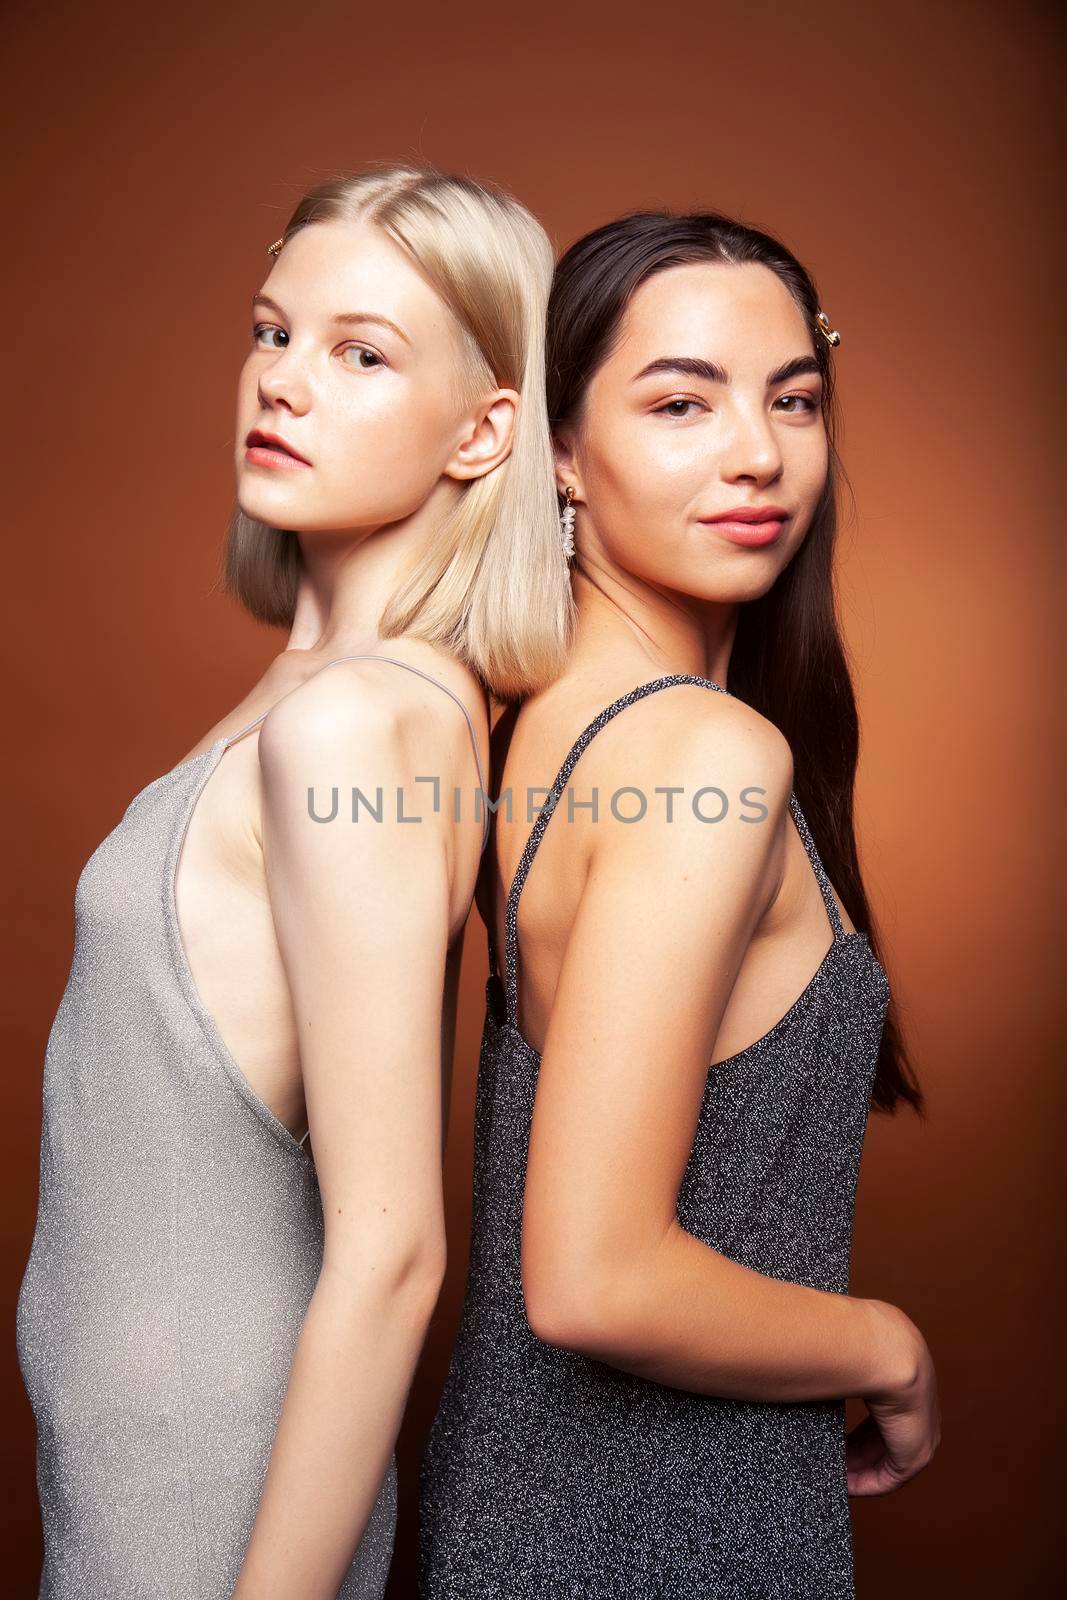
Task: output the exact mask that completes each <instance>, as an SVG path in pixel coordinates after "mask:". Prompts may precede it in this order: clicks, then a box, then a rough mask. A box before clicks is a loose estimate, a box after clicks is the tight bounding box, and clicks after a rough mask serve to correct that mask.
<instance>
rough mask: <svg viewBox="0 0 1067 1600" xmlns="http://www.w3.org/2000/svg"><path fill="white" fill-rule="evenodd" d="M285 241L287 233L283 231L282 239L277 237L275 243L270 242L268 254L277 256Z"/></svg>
mask: <svg viewBox="0 0 1067 1600" xmlns="http://www.w3.org/2000/svg"><path fill="white" fill-rule="evenodd" d="M284 243H285V234H284V233H283V234H282V236H281V238H280V239H275V241H274V243H273V244H269V245H268V246H267V254H268V255H269V256H276V255H277V254H278V251H279V250H280V249H281V247H282V245H283V244H284Z"/></svg>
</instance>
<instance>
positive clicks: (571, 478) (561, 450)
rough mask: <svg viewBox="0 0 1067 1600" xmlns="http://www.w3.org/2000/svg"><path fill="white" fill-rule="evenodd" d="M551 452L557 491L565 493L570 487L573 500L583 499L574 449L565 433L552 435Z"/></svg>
mask: <svg viewBox="0 0 1067 1600" xmlns="http://www.w3.org/2000/svg"><path fill="white" fill-rule="evenodd" d="M552 454H553V456H554V457H555V461H556V489H557V492H558V493H559V494H566V493H567V490H568V489H572V490H573V491H574V492H573V494H572V496H571V498H572V499H573V500H581V499H583V498H584V497H583V495H582V479H581V474H580V473H579V471H578V468H577V466H576V464H575V460H574V451H573V449H572V447H571V443H570V439H569V437H568V436H567V435H566V434H555V433H554V434H553V435H552Z"/></svg>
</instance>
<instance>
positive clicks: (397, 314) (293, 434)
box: [236, 221, 506, 532]
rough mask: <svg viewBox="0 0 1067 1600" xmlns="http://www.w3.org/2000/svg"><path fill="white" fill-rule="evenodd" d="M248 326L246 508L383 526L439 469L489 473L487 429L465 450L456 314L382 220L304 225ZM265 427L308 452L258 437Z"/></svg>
mask: <svg viewBox="0 0 1067 1600" xmlns="http://www.w3.org/2000/svg"><path fill="white" fill-rule="evenodd" d="M250 337H251V348H250V350H249V353H248V356H247V358H246V360H245V364H244V367H243V368H242V371H241V376H240V380H239V383H238V393H237V439H236V467H237V500H238V504H239V505H240V507H241V509H242V510H243V511H244V512H246V513H247V515H249V516H251V517H254V518H256V519H257V520H259V521H261V522H265V523H267V524H269V525H271V526H274V527H279V528H290V529H293V530H295V531H298V532H303V531H307V532H310V531H315V530H326V529H332V528H344V529H347V528H368V529H373V528H377V527H380V526H382V525H383V524H385V523H389V522H394V521H397V520H399V519H401V518H404V517H408V516H410V515H412V514H413V513H414V512H415V511H416V510H417V509H418V508H419V507H420V506H421V505H422V504H423V503H424V502H425V501H426V499H427V498H428V496H429V495H430V493H431V491H432V490H433V488H434V487H435V485H436V484H437V483H438V482H439V480H440V479H441V478H442V476H446V477H455V478H467V477H472V476H478V475H479V473H480V470H485V468H481V469H479V466H478V461H477V460H476V459H474V457H477V455H478V445H479V444H480V445H481V446H483V447H484V446H485V444H486V440H485V438H484V436H479V439H478V440H477V441H475V444H474V449H473V457H472V458H471V459H468V458H467V455H466V454H465V452H466V451H467V450H468V448H469V447H470V436H471V433H472V426H473V424H472V417H473V412H472V411H471V410H470V409H468V408H465V407H464V405H463V403H462V402H463V397H462V394H461V387H462V384H461V376H462V372H463V365H462V364H463V361H464V351H463V345H462V332H461V330H460V328H459V325H458V323H457V322H456V319H455V317H454V316H453V314H452V312H451V311H450V310H449V308H448V307H447V306H446V305H445V304H444V302H443V301H442V300H441V298H440V296H439V295H438V294H437V293H436V292H435V291H434V289H433V288H432V287H431V286H430V285H429V284H428V283H427V281H426V279H425V278H423V277H422V275H421V274H420V273H419V272H418V271H417V269H416V268H415V267H414V266H413V265H412V264H411V262H410V261H409V260H408V259H407V258H406V257H405V255H404V253H403V252H402V251H401V250H400V249H399V248H398V247H397V246H396V245H394V244H393V242H392V241H391V240H390V239H389V238H388V237H387V236H386V235H385V234H384V233H383V232H382V231H381V230H380V229H379V228H376V227H374V226H373V225H372V224H370V223H366V222H339V221H334V222H323V223H314V224H312V225H311V226H308V227H305V228H303V229H301V230H300V231H299V232H298V233H296V234H294V235H293V237H292V238H291V239H290V240H289V242H288V244H286V245H284V246H283V248H282V250H281V252H280V254H279V256H278V258H277V260H276V262H275V265H274V266H273V268H272V269H271V271H270V273H269V275H268V277H267V280H266V282H265V283H264V285H263V288H262V290H261V291H260V293H259V294H258V295H257V296H256V297H255V298H254V300H253V302H252V329H251V335H250ZM255 430H261V431H263V432H266V433H270V434H274V435H277V436H278V437H279V438H280V439H281V440H282V441H284V443H285V444H286V445H288V446H289V448H290V449H291V450H292V451H293V452H296V453H297V454H298V455H299V456H300V457H302V458H303V461H302V462H300V461H297V460H295V459H294V458H293V456H291V455H285V454H281V453H277V452H272V451H270V450H269V449H268V450H264V449H258V448H256V446H255V443H254V441H253V442H252V444H251V446H250V444H249V436H250V435H251V434H252V433H253V432H254V431H255ZM490 443H491V441H490ZM482 453H483V455H484V454H485V450H484V448H483V452H482ZM505 453H506V452H505ZM490 454H491V451H490ZM488 464H489V465H492V464H493V461H492V460H489V461H488Z"/></svg>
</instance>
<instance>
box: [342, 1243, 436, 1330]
mask: <svg viewBox="0 0 1067 1600" xmlns="http://www.w3.org/2000/svg"><path fill="white" fill-rule="evenodd" d="M446 1262H447V1252H446V1246H445V1240H444V1237H443V1235H440V1234H437V1233H434V1234H433V1235H432V1236H431V1235H430V1234H428V1233H424V1234H413V1235H412V1236H411V1237H409V1238H393V1239H389V1240H386V1241H380V1242H379V1245H378V1248H377V1249H374V1248H372V1247H370V1246H369V1244H368V1243H367V1242H361V1243H360V1244H359V1245H358V1246H356V1247H350V1248H347V1249H346V1248H345V1247H343V1246H338V1247H337V1248H335V1249H334V1250H333V1251H331V1250H330V1248H329V1245H327V1249H326V1252H325V1254H324V1256H323V1266H322V1276H321V1278H320V1282H324V1283H325V1284H326V1285H327V1286H328V1287H329V1288H330V1290H331V1291H334V1292H336V1293H337V1294H339V1295H341V1296H342V1297H343V1298H344V1299H346V1300H347V1301H349V1302H350V1303H352V1304H354V1305H355V1304H358V1305H361V1306H366V1305H367V1304H368V1302H370V1303H374V1304H375V1305H377V1306H378V1307H380V1308H381V1309H382V1310H383V1311H385V1312H387V1313H388V1312H390V1311H394V1312H396V1313H397V1314H399V1315H400V1316H402V1317H403V1318H404V1319H405V1320H409V1321H415V1322H420V1323H424V1324H425V1323H429V1321H430V1318H431V1317H432V1316H433V1312H434V1307H435V1306H436V1304H437V1299H438V1296H439V1295H440V1293H441V1285H442V1284H443V1282H444V1276H445V1266H446Z"/></svg>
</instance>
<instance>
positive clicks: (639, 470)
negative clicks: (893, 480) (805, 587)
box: [562, 262, 828, 602]
mask: <svg viewBox="0 0 1067 1600" xmlns="http://www.w3.org/2000/svg"><path fill="white" fill-rule="evenodd" d="M619 332H620V338H619V341H618V343H617V346H616V348H615V349H614V351H613V352H612V354H611V355H610V356H609V357H608V359H607V360H606V361H604V362H603V363H602V365H601V366H600V367H599V368H598V370H597V372H596V373H595V374H594V376H593V378H592V380H591V382H590V384H589V387H588V389H587V391H586V397H585V406H584V410H583V416H582V419H581V424H580V427H579V429H578V431H577V435H576V436H574V437H572V438H571V440H570V444H571V462H572V467H573V471H572V472H571V473H570V475H569V476H568V475H567V473H566V472H564V473H563V474H562V476H563V479H564V481H574V482H575V486H576V489H577V491H578V500H579V502H580V504H579V507H578V511H579V529H580V534H579V542H580V543H583V542H585V547H586V548H587V549H588V550H589V553H590V554H591V556H592V558H593V561H594V563H595V561H596V560H597V556H598V551H599V558H600V559H602V560H604V561H606V562H608V563H609V564H611V565H614V566H616V567H618V568H620V569H621V570H623V571H625V572H629V573H633V574H635V575H637V576H640V577H642V578H643V579H645V580H646V581H648V582H649V583H652V584H655V585H656V586H657V587H659V588H663V589H667V590H673V591H674V592H676V593H678V594H680V595H686V596H693V597H697V598H701V599H705V600H711V601H730V602H742V601H745V600H751V599H754V598H757V597H758V596H759V595H761V594H764V593H765V592H766V591H767V590H768V589H769V588H770V587H771V585H772V583H773V582H774V580H775V578H776V577H777V576H778V574H779V573H780V572H781V570H782V568H783V567H784V566H785V565H786V564H787V563H788V561H789V560H790V559H791V557H792V556H793V555H795V553H796V551H797V550H798V548H799V547H800V545H801V543H802V542H803V539H804V537H805V535H806V533H807V531H808V528H809V527H810V524H811V519H812V515H813V513H814V511H815V507H816V505H817V503H818V500H819V496H820V494H821V492H822V488H823V485H824V483H825V480H826V472H827V461H828V441H827V435H826V429H825V426H824V422H823V416H822V409H821V404H820V402H821V398H822V379H821V378H820V376H819V373H818V369H817V366H816V363H815V360H814V354H813V342H812V340H813V335H812V333H811V332H810V331H809V329H808V328H807V326H806V323H805V319H804V317H803V315H802V313H801V312H800V310H799V308H798V307H797V304H796V302H795V301H794V300H793V298H792V296H791V295H790V294H789V291H788V290H787V289H786V287H785V285H784V284H783V283H782V281H781V279H780V278H778V277H777V275H776V274H775V273H773V272H771V271H770V269H769V268H767V267H763V266H759V265H754V264H753V265H746V266H741V267H737V266H725V265H721V264H718V263H710V262H709V263H703V262H701V263H695V264H688V265H685V266H679V267H671V268H669V269H666V270H664V271H662V272H658V273H656V274H654V275H653V276H652V277H651V278H648V279H646V281H645V282H644V283H643V284H642V285H641V287H640V288H639V289H638V290H637V291H636V292H635V294H634V295H633V297H632V298H631V300H630V303H629V305H628V306H627V309H626V312H625V314H624V317H623V320H622V323H621V325H620V330H619ZM563 459H564V460H565V459H566V458H563ZM583 506H584V517H583ZM738 507H746V508H748V507H759V508H774V509H776V510H777V511H781V512H785V513H786V516H785V518H784V520H781V521H780V523H779V524H778V527H777V531H776V530H775V525H774V521H773V519H772V520H771V521H770V522H769V524H768V526H767V527H765V528H764V529H763V530H762V534H761V533H760V532H759V531H756V532H755V533H754V534H753V533H752V532H750V533H749V534H748V535H746V533H745V530H744V528H741V529H740V530H739V529H737V528H732V527H731V525H729V524H725V523H721V522H720V523H716V522H715V521H713V520H709V519H713V518H716V517H719V516H720V515H721V513H723V512H728V511H733V510H735V509H736V508H738ZM583 520H585V521H586V526H585V527H584V528H583V527H582V521H583ZM746 537H748V538H749V539H752V538H756V539H758V538H760V537H762V538H764V539H765V540H766V541H767V542H763V543H754V542H748V543H744V542H742V540H744V539H745V538H746Z"/></svg>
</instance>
